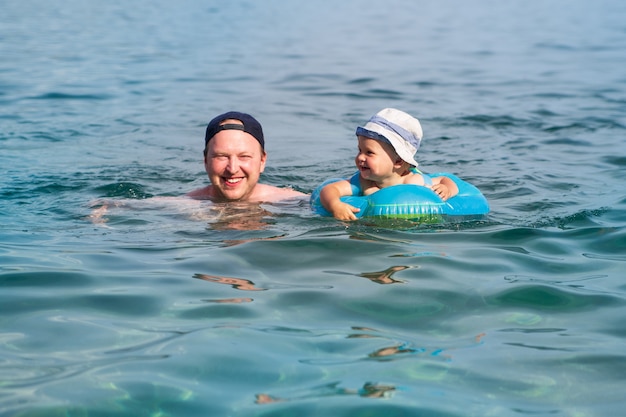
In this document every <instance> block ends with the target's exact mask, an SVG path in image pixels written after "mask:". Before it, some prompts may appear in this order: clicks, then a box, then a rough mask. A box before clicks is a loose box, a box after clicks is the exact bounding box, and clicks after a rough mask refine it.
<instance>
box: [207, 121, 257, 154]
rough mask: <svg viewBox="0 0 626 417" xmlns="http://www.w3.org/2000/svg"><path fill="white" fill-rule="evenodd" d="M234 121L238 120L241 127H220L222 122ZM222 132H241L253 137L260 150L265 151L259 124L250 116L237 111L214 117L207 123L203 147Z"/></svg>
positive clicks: (225, 125) (231, 125) (236, 125)
mask: <svg viewBox="0 0 626 417" xmlns="http://www.w3.org/2000/svg"><path fill="white" fill-rule="evenodd" d="M228 119H234V120H239V121H240V122H241V123H243V125H240V124H229V123H227V124H224V125H220V123H222V122H223V121H224V120H228ZM222 130H242V131H244V132H246V133H248V134H250V135H252V137H254V138H255V139H256V140H257V141H258V142H259V143H260V144H261V149H263V150H265V139H264V137H263V128H262V127H261V123H259V122H258V120H257V119H255V118H254V117H252V116H250V115H249V114H247V113H241V112H238V111H229V112H226V113H224V114H220V115H219V116H216V117H214V118H213V120H211V121H210V122H209V125H208V126H207V128H206V135H205V136H204V146H205V147H206V145H207V143H209V141H210V140H211V139H212V138H213V136H215V135H216V134H217V132H220V131H222Z"/></svg>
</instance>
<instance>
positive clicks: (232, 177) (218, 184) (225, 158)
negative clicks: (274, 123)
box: [187, 111, 306, 202]
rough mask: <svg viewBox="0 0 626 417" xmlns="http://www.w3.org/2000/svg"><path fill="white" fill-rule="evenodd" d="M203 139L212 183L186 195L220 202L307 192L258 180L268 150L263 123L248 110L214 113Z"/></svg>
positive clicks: (271, 199) (272, 199)
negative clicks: (243, 111)
mask: <svg viewBox="0 0 626 417" xmlns="http://www.w3.org/2000/svg"><path fill="white" fill-rule="evenodd" d="M204 142H205V148H204V168H205V169H206V172H207V175H208V176H209V180H210V181H211V184H210V185H207V186H206V187H203V188H200V189H198V190H194V191H191V192H190V193H188V194H187V196H189V197H192V198H195V199H203V200H204V199H206V200H213V201H217V202H224V201H249V202H275V201H279V200H285V199H289V198H297V197H304V196H306V194H303V193H301V192H299V191H295V190H293V189H291V188H278V187H274V186H271V185H267V184H259V183H258V181H259V177H260V176H261V173H262V172H263V170H264V169H265V161H266V160H267V154H266V153H265V139H264V137H263V129H262V128H261V124H260V123H259V122H258V121H257V120H256V119H255V118H254V117H252V116H250V115H249V114H246V113H240V112H235V111H230V112H227V113H224V114H221V115H219V116H217V117H215V118H214V119H213V120H211V122H209V125H208V126H207V129H206V135H205V138H204Z"/></svg>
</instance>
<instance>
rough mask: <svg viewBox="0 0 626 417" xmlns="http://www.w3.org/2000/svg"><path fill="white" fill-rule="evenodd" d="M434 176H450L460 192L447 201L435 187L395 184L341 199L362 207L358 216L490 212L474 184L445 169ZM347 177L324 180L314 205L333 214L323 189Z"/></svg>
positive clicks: (419, 216)
mask: <svg viewBox="0 0 626 417" xmlns="http://www.w3.org/2000/svg"><path fill="white" fill-rule="evenodd" d="M423 175H426V174H423ZM430 176H431V177H440V176H446V177H448V178H450V179H451V180H453V181H454V182H455V183H456V185H457V186H458V187H459V193H458V194H457V195H455V196H454V197H452V198H450V199H448V200H446V201H443V200H442V199H441V198H439V196H438V195H437V194H435V193H434V192H433V191H432V190H431V189H429V188H426V187H422V186H419V185H408V184H403V185H394V186H393V187H387V188H383V189H381V190H380V191H377V192H375V193H374V194H370V195H368V196H346V197H341V201H343V202H344V203H348V204H350V205H351V206H354V207H357V208H358V209H360V211H359V212H358V213H355V215H356V217H357V218H361V217H380V218H398V219H419V220H431V219H432V220H434V219H440V218H442V217H443V216H482V215H485V214H487V213H488V212H489V203H488V202H487V199H486V198H485V196H483V194H482V193H481V192H480V190H478V188H476V187H474V186H473V185H472V184H470V183H468V182H465V181H463V180H462V179H460V178H459V177H457V176H455V175H452V174H448V173H445V172H440V173H435V174H430ZM342 179H343V178H334V179H330V180H326V181H324V182H323V183H322V184H321V185H320V186H319V187H317V188H316V189H315V190H314V191H313V193H312V194H311V207H312V208H313V210H314V211H315V212H316V213H318V214H320V215H322V216H330V215H331V214H330V213H329V212H328V211H327V210H326V209H325V208H324V207H323V206H322V203H321V201H320V192H321V190H322V188H323V187H324V186H325V185H327V184H330V183H333V182H336V181H340V180H342Z"/></svg>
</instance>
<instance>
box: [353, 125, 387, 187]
mask: <svg viewBox="0 0 626 417" xmlns="http://www.w3.org/2000/svg"><path fill="white" fill-rule="evenodd" d="M358 141H359V152H358V153H357V155H356V158H354V163H355V164H356V166H357V168H358V169H359V172H360V173H361V177H362V178H363V179H366V180H369V181H375V182H378V181H381V180H383V179H385V178H388V177H390V176H392V175H393V173H394V167H395V162H394V161H395V160H396V159H398V157H397V155H396V153H395V151H394V150H393V147H392V146H391V145H389V144H387V143H383V142H380V141H378V140H375V139H370V138H366V137H364V136H358Z"/></svg>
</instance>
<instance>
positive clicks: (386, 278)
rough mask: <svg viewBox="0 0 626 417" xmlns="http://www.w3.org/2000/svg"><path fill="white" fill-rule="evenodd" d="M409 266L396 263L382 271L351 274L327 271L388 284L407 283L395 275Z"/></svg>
mask: <svg viewBox="0 0 626 417" xmlns="http://www.w3.org/2000/svg"><path fill="white" fill-rule="evenodd" d="M409 268H410V266H405V265H396V266H391V267H389V268H387V269H384V270H382V271H374V272H361V273H360V274H351V273H348V272H343V271H326V272H328V273H332V274H338V275H351V276H357V277H361V278H367V279H369V280H370V281H372V282H375V283H376V284H382V285H386V284H404V283H406V281H403V280H400V279H396V278H393V275H394V274H395V273H396V272H398V271H404V270H405V269H409Z"/></svg>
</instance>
